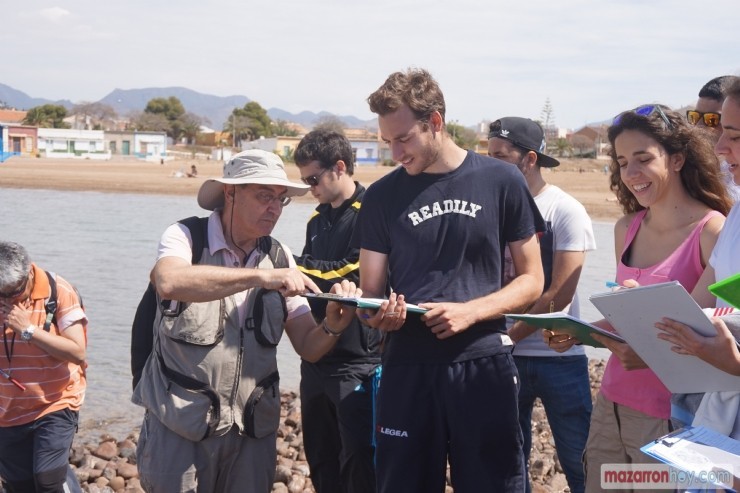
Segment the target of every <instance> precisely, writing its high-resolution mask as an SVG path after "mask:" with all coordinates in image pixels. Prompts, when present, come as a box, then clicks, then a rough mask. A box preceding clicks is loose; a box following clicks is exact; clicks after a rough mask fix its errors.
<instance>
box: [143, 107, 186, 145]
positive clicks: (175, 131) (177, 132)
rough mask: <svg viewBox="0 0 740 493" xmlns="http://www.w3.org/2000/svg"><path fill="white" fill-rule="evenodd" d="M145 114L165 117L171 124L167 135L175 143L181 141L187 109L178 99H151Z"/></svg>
mask: <svg viewBox="0 0 740 493" xmlns="http://www.w3.org/2000/svg"><path fill="white" fill-rule="evenodd" d="M144 113H148V114H150V115H161V116H163V117H164V118H165V119H167V121H168V122H169V127H168V128H167V130H165V131H166V132H167V135H169V136H170V137H171V138H172V140H173V141H175V142H177V141H178V140H180V137H182V135H183V132H184V130H183V129H184V127H185V124H184V122H183V120H182V118H183V117H184V116H185V107H184V106H183V105H182V102H181V101H180V100H179V99H178V98H176V97H175V96H170V97H169V98H154V99H151V100H149V102H148V103H147V104H146V108H144Z"/></svg>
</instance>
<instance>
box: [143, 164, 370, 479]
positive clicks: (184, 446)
mask: <svg viewBox="0 0 740 493" xmlns="http://www.w3.org/2000/svg"><path fill="white" fill-rule="evenodd" d="M307 190H308V187H307V186H304V185H301V184H296V183H293V182H291V181H288V178H287V176H286V174H285V170H284V167H283V163H282V161H281V160H280V158H279V157H278V156H277V155H275V154H273V153H269V152H265V151H260V150H249V151H244V152H241V153H239V154H237V155H235V156H234V157H233V158H232V159H231V160H230V161H229V162H228V163H227V164H226V165H225V166H224V176H223V178H218V179H210V180H207V181H206V182H204V183H203V185H202V186H201V188H200V191H199V193H198V204H199V205H200V206H201V207H203V208H204V209H207V210H212V211H213V213H212V214H211V215H210V217H209V220H208V234H207V242H206V247H205V248H204V250H203V254H202V257H201V259H200V262H198V265H191V255H192V252H191V248H192V239H191V237H190V232H189V229H188V228H187V227H185V226H183V225H181V224H179V223H176V224H173V225H172V226H170V227H169V228H168V229H167V230H166V231H165V232H164V234H163V235H162V238H161V240H160V244H159V254H158V258H157V263H156V265H155V267H154V271H153V280H154V282H155V285H156V288H157V292H158V298H159V299H160V301H161V300H177V301H176V302H168V303H164V306H163V307H162V308H161V309H160V310H159V313H158V314H157V317H156V320H155V340H154V350H153V352H152V355H151V356H150V357H149V360H148V361H147V364H146V366H145V368H144V371H143V375H142V378H141V381H140V382H139V384H138V385H137V387H136V389H135V390H134V396H133V401H134V402H135V403H137V404H140V405H142V406H144V407H145V408H146V410H147V412H146V415H145V417H144V424H143V426H142V430H141V436H140V439H139V443H138V447H137V461H138V466H139V473H140V476H141V482H142V486H143V487H144V488H145V489H146V490H147V491H148V492H150V493H156V492H185V491H203V492H205V491H219V492H235V493H236V492H243V491H249V492H269V491H270V489H271V488H272V483H273V479H274V476H275V443H276V442H275V440H276V430H277V427H278V424H279V419H280V392H279V388H278V383H279V376H278V371H277V359H276V346H277V344H278V342H279V340H280V338H281V336H282V332H283V328H284V329H285V331H286V332H287V334H288V337H289V338H290V341H291V343H292V344H293V347H294V348H295V350H296V351H297V352H298V353H299V354H300V355H301V357H302V358H303V359H305V360H308V361H316V360H318V359H319V358H320V357H321V356H322V355H324V353H326V352H327V351H329V350H330V349H331V348H332V347H333V346H334V344H335V343H336V341H337V339H338V336H339V335H340V334H341V333H342V331H343V330H344V329H345V328H346V327H347V325H348V324H349V323H350V321H351V320H352V316H353V310H352V309H348V308H346V307H344V308H342V307H341V306H340V305H338V304H336V303H329V305H328V307H327V311H326V318H324V319H323V320H322V321H320V322H319V323H318V324H317V323H316V321H315V320H314V318H313V316H312V315H311V310H310V307H309V305H308V302H307V301H306V300H305V298H302V297H300V296H298V295H300V294H302V293H304V292H305V291H307V290H310V291H318V288H317V287H316V285H315V284H314V283H313V282H312V281H311V280H310V279H308V278H307V277H306V276H305V275H303V274H302V273H301V272H299V271H298V269H297V268H296V267H295V263H294V261H293V257H292V255H291V253H290V251H289V250H288V248H287V247H286V246H285V245H283V244H281V243H280V242H278V241H277V240H275V239H273V238H271V237H270V236H269V235H270V233H271V232H272V229H273V228H274V226H275V224H276V222H277V221H278V219H279V218H280V215H281V213H282V211H283V208H284V207H285V206H286V205H288V203H289V202H290V200H291V197H293V196H296V195H303V194H304V193H305V192H306V191H307ZM281 259H283V260H281ZM276 265H277V266H280V265H287V267H286V268H276ZM332 291H333V292H337V293H340V294H347V295H353V296H354V295H357V294H359V292H358V291H357V290H356V289H355V287H354V284H352V283H350V282H348V281H345V282H343V283H342V284H338V285H336V287H335V288H333V289H332ZM161 305H162V303H160V306H161Z"/></svg>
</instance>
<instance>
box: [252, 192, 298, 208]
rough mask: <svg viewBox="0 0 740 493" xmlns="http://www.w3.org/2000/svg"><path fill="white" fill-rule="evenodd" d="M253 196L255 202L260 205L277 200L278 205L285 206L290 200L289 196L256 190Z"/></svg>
mask: <svg viewBox="0 0 740 493" xmlns="http://www.w3.org/2000/svg"><path fill="white" fill-rule="evenodd" d="M254 196H255V198H256V199H257V202H259V203H260V204H262V205H270V204H272V203H273V202H277V203H278V204H279V205H280V207H285V206H286V205H288V204H290V201H291V200H292V199H291V198H290V197H286V196H281V197H280V196H277V195H272V194H271V193H267V192H257V193H256V194H255V195H254Z"/></svg>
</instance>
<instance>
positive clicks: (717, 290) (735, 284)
mask: <svg viewBox="0 0 740 493" xmlns="http://www.w3.org/2000/svg"><path fill="white" fill-rule="evenodd" d="M709 292H710V293H712V294H713V295H714V296H716V297H717V298H721V299H723V300H725V301H726V302H727V303H729V304H730V306H734V307H735V308H740V274H735V275H734V276H730V277H728V278H726V279H722V280H721V281H719V282H715V283H714V284H712V285H711V286H709Z"/></svg>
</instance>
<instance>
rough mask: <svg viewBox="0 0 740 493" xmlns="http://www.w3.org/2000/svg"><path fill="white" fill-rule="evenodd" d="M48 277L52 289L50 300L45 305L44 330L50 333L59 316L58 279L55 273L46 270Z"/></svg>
mask: <svg viewBox="0 0 740 493" xmlns="http://www.w3.org/2000/svg"><path fill="white" fill-rule="evenodd" d="M44 272H46V277H48V278H49V287H50V288H51V294H49V299H47V300H46V303H45V304H44V310H46V320H44V330H45V331H46V332H49V330H51V322H52V321H53V320H54V317H56V314H57V279H56V275H55V274H54V273H53V272H49V271H48V270H45V271H44Z"/></svg>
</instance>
